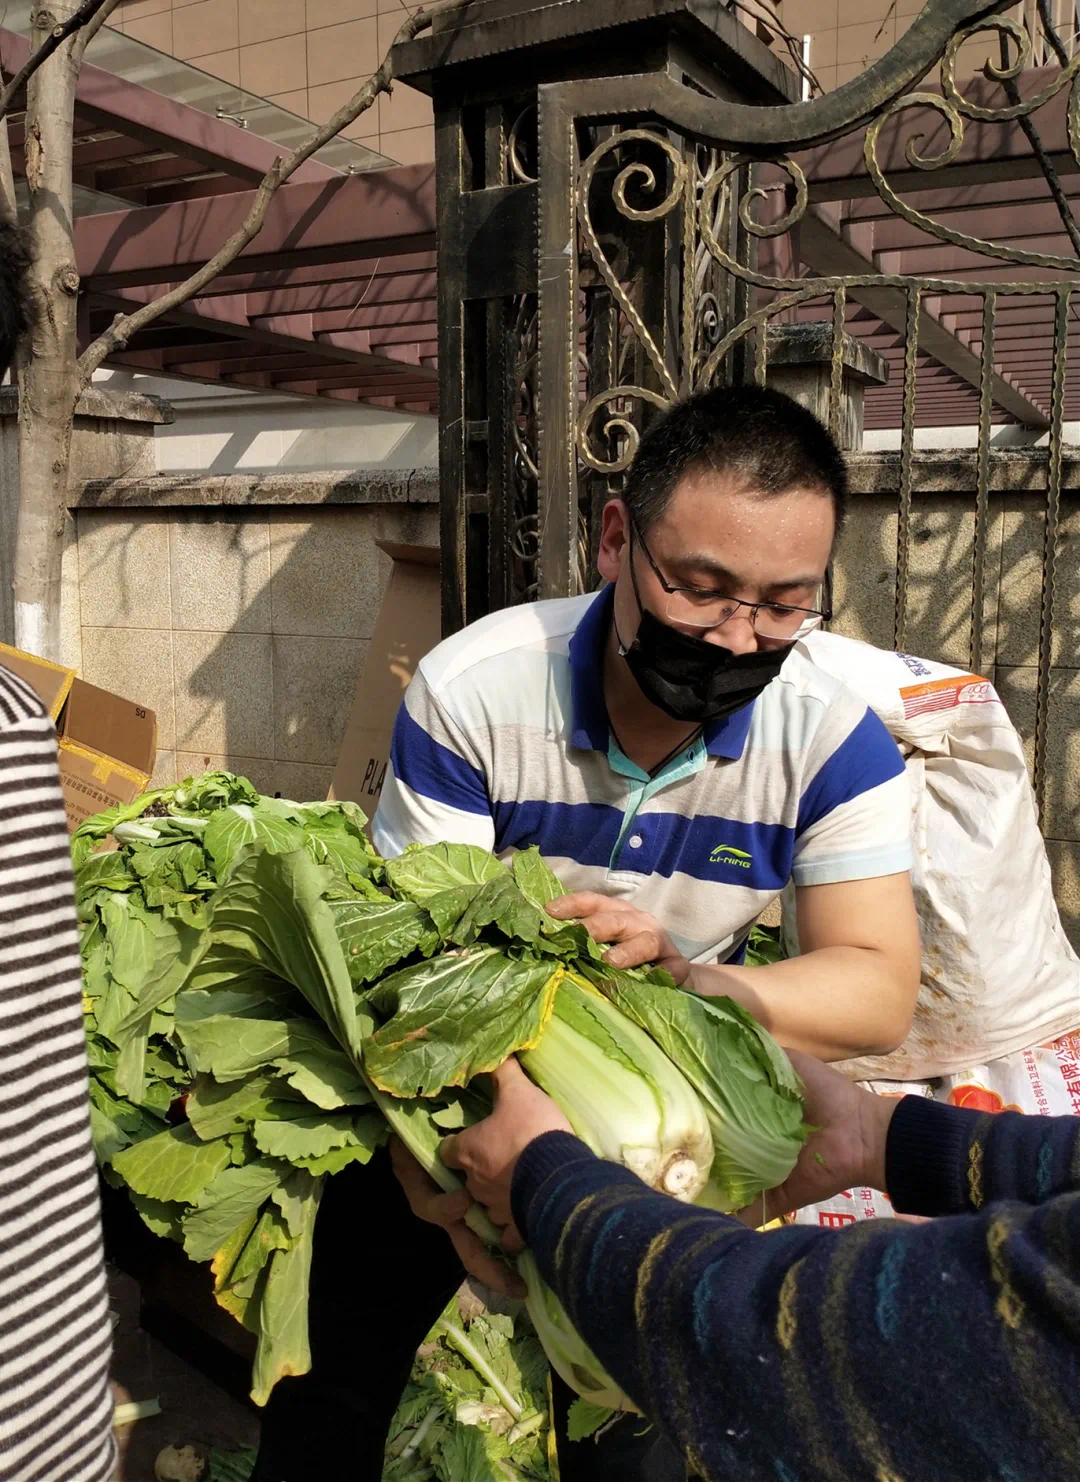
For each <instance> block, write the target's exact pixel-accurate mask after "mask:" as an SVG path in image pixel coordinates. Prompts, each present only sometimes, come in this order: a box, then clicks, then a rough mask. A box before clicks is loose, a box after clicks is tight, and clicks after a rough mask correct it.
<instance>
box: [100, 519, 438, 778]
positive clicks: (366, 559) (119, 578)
mask: <svg viewBox="0 0 1080 1482" xmlns="http://www.w3.org/2000/svg"><path fill="white" fill-rule="evenodd" d="M76 521H77V529H78V572H79V593H78V596H79V611H80V616H81V622H82V672H83V674H84V676H85V677H86V678H87V679H88V680H90V682H91V683H95V684H100V685H103V686H105V687H107V688H110V689H115V690H117V691H119V692H120V693H122V694H126V695H129V696H131V697H132V698H135V699H138V700H140V701H142V702H143V703H145V704H146V705H148V706H150V707H152V708H153V709H154V710H155V711H156V712H157V715H158V766H157V771H156V773H155V779H154V780H155V782H156V783H161V784H164V783H166V782H171V781H174V780H177V779H178V778H183V777H184V776H185V775H187V774H189V773H193V772H199V771H203V770H205V769H206V768H209V767H214V768H216V767H227V768H228V769H229V770H232V771H239V772H242V773H244V774H245V775H246V776H248V777H250V778H251V781H252V782H253V783H254V784H255V785H256V787H258V788H259V790H260V791H263V792H270V793H275V792H280V793H281V794H283V795H284V796H287V797H294V798H298V799H308V798H321V797H325V796H326V792H327V789H328V787H329V784H330V780H331V776H332V773H333V768H334V765H335V763H336V761H337V755H338V749H339V747H340V743H341V738H342V735H343V734H344V730H345V725H346V723H347V720H348V717H349V713H350V710H351V706H352V700H353V695H354V692H355V688H356V682H357V679H358V678H359V674H360V670H361V667H362V665H363V661H364V658H365V656H366V653H367V647H368V642H369V640H370V638H371V634H372V631H373V629H374V626H375V620H376V618H377V616H378V611H379V606H380V603H381V599H382V593H383V589H384V587H385V583H386V579H387V577H388V575H389V571H390V565H391V563H390V560H389V558H388V557H387V556H386V555H384V553H383V552H382V551H380V550H379V549H378V548H377V547H376V545H375V541H376V539H389V540H399V541H407V542H414V543H423V544H434V543H437V539H438V512H437V508H436V507H435V506H433V505H424V504H396V505H379V506H371V505H368V506H356V505H354V506H340V505H335V506H325V507H319V506H316V507H313V506H310V505H305V506H292V507H286V508H280V509H269V510H268V509H266V508H265V507H264V508H260V509H250V510H237V511H225V510H223V509H221V508H220V507H217V508H214V509H211V510H197V509H153V510H138V511H134V510H132V511H121V510H108V511H106V510H100V511H95V510H86V509H82V510H80V511H79V512H78V514H77V517H76Z"/></svg>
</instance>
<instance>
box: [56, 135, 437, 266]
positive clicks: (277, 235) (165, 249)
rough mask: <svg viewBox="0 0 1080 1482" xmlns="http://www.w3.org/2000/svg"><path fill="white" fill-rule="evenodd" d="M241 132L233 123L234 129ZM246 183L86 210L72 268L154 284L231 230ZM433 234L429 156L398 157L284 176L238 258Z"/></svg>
mask: <svg viewBox="0 0 1080 1482" xmlns="http://www.w3.org/2000/svg"><path fill="white" fill-rule="evenodd" d="M237 132H239V131H237ZM252 200H253V192H250V191H235V192H233V193H231V194H229V195H223V196H217V197H214V198H211V199H207V200H198V201H182V202H178V203H176V204H174V205H170V206H143V207H133V208H132V209H131V210H130V211H118V212H105V213H102V214H101V215H98V216H84V217H82V218H81V219H80V220H79V221H77V222H76V224H75V251H76V257H77V261H78V265H79V272H80V275H81V276H82V279H83V281H84V283H85V284H86V285H87V286H88V287H89V288H90V289H91V290H94V289H97V290H104V289H108V288H127V287H134V286H139V285H146V284H160V283H162V282H165V281H173V280H176V279H178V278H183V277H186V276H187V275H188V274H189V273H191V272H194V271H195V269H196V268H198V267H200V266H201V265H202V264H203V263H204V262H206V261H207V260H208V259H209V258H210V257H212V256H213V254H214V253H215V252H216V251H217V250H218V248H219V247H220V246H221V244H222V242H225V241H227V240H228V238H229V237H230V236H231V235H232V234H233V232H235V231H237V230H238V229H239V227H240V226H241V225H242V224H243V222H244V220H245V218H246V217H247V215H248V212H249V211H250V209H251V205H252ZM434 244H435V192H434V186H433V178H432V167H431V166H430V165H397V166H395V167H394V168H393V169H389V170H380V171H378V172H377V173H375V172H372V173H368V174H364V175H335V176H334V177H333V179H331V180H328V181H324V182H321V183H316V184H311V185H305V184H293V183H292V182H291V181H290V182H289V183H288V184H286V185H283V186H281V188H280V189H279V190H278V191H277V193H276V194H275V195H274V197H273V199H272V200H271V202H270V207H269V209H268V211H267V214H266V222H265V224H264V226H263V228H262V231H261V232H260V233H259V235H258V236H257V237H256V238H255V240H254V241H253V242H251V243H249V244H248V246H247V247H245V248H244V251H243V252H242V253H241V255H240V258H239V259H238V261H239V262H242V263H243V264H244V265H245V266H246V267H248V268H249V269H251V270H253V271H260V272H265V271H272V270H274V269H278V268H283V267H290V266H296V265H300V264H303V263H315V262H321V263H327V262H337V263H348V262H357V261H359V260H361V259H366V258H370V257H372V256H380V255H382V256H387V257H391V256H394V255H395V254H397V253H412V252H420V251H429V250H431V249H432V248H433V247H434Z"/></svg>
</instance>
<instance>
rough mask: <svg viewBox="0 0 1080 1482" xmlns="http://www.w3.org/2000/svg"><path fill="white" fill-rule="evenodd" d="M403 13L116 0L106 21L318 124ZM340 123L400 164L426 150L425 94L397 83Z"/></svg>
mask: <svg viewBox="0 0 1080 1482" xmlns="http://www.w3.org/2000/svg"><path fill="white" fill-rule="evenodd" d="M410 14H411V7H408V6H406V5H405V4H403V0H306V3H305V0H122V3H121V5H120V7H119V9H118V10H117V11H116V12H115V14H114V15H113V17H112V19H111V20H110V22H109V24H110V25H112V26H114V27H115V28H116V29H117V30H119V31H123V32H125V34H127V35H129V36H135V37H137V38H138V39H139V40H140V41H145V42H146V43H147V44H148V45H150V46H154V47H157V49H158V50H159V51H164V52H168V53H169V54H170V55H171V56H175V57H180V58H181V59H182V60H184V61H186V62H190V63H191V64H192V65H193V66H195V67H200V68H202V70H203V71H205V72H209V73H211V74H212V75H213V76H215V77H220V78H221V79H222V80H223V81H225V82H231V83H233V84H235V85H236V86H238V87H243V88H246V89H248V90H249V91H250V92H253V93H256V94H258V95H259V96H260V97H263V98H269V99H270V100H271V101H273V102H275V103H277V104H279V105H280V106H281V107H282V108H287V109H288V110H289V111H290V112H292V113H298V114H300V115H301V117H304V118H310V119H311V120H312V121H313V122H315V123H323V122H325V120H326V119H328V118H329V117H330V115H331V114H332V113H334V112H335V111H336V109H338V108H340V106H341V104H342V103H344V102H345V101H346V100H347V99H348V98H351V97H352V95H353V94H354V93H355V92H356V91H357V89H358V88H359V87H360V86H361V84H362V83H364V82H366V81H367V79H368V77H370V76H371V74H372V72H374V71H375V69H376V67H377V66H378V65H379V63H380V61H381V60H382V58H383V56H384V54H385V52H386V51H387V49H388V47H389V46H390V44H391V42H392V41H393V39H394V36H395V35H396V33H397V30H398V28H399V26H400V25H401V23H402V21H403V20H405V19H406V18H407V17H408V15H410ZM345 132H346V135H347V137H349V138H352V139H357V140H360V141H361V142H363V143H365V144H368V145H370V146H371V148H373V149H378V150H379V151H380V152H381V153H383V154H385V155H388V156H389V157H390V158H391V159H393V160H397V161H398V162H399V163H401V164H422V163H425V162H426V161H428V160H431V159H434V156H435V149H434V137H433V133H432V119H431V102H430V100H429V99H428V98H426V97H425V96H424V95H423V94H421V93H418V92H416V91H415V90H414V89H413V88H410V87H405V86H404V84H400V83H399V84H398V85H397V86H396V87H395V88H394V91H393V95H392V96H391V97H388V98H387V97H383V98H380V99H378V101H377V102H376V105H375V107H373V108H371V109H370V110H369V111H368V112H366V113H364V114H362V115H361V116H360V118H358V119H357V120H356V122H355V124H353V125H352V127H351V128H349V129H346V131H345Z"/></svg>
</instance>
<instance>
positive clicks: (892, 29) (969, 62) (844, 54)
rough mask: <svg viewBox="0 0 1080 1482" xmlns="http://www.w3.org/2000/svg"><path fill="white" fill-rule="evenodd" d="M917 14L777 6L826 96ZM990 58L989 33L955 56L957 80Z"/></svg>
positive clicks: (896, 4)
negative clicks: (805, 48) (805, 47)
mask: <svg viewBox="0 0 1080 1482" xmlns="http://www.w3.org/2000/svg"><path fill="white" fill-rule="evenodd" d="M922 9H923V0H779V5H778V10H779V14H780V19H781V20H782V22H783V24H784V26H785V27H786V28H787V30H788V31H790V32H791V34H792V35H793V36H796V37H797V38H798V39H799V40H800V41H801V39H802V37H803V36H804V35H809V36H811V37H812V38H813V40H812V41H811V43H810V66H811V69H812V70H813V72H814V73H815V75H816V76H817V78H818V81H819V82H820V83H821V85H822V87H823V88H824V89H825V91H826V92H831V91H832V89H833V88H835V87H839V86H841V84H842V83H845V82H849V81H850V80H851V79H852V78H853V77H857V76H858V75H859V73H860V72H863V71H865V70H866V68H867V67H868V66H869V65H870V63H871V62H875V61H877V59H878V57H882V56H884V55H885V53H886V52H887V51H888V50H889V48H890V47H891V46H893V45H894V43H895V42H897V41H899V39H900V38H901V37H902V36H903V35H904V33H905V31H907V30H908V28H909V27H910V25H911V23H912V21H913V20H914V19H915V17H916V16H917V15H918V14H919V12H920V11H921V10H922ZM1022 13H1023V7H1022V6H1018V7H1017V8H1016V10H1015V11H1010V12H1009V14H1010V15H1015V16H1016V17H1017V18H1022ZM1074 24H1075V23H1074ZM1070 29H1071V28H1070ZM1062 34H1065V31H1064V30H1063V31H1062ZM777 50H778V53H779V54H780V55H781V56H783V52H782V50H780V49H779V48H777ZM991 55H992V56H993V58H994V60H995V61H997V60H998V53H997V42H996V37H995V36H994V35H993V33H984V34H982V35H981V36H979V37H976V38H975V39H973V40H971V41H968V42H965V43H964V45H963V46H962V47H960V49H959V51H958V53H957V69H956V75H957V77H958V78H961V79H962V78H965V77H970V76H973V75H974V74H975V73H976V72H981V70H982V66H983V63H984V62H985V61H986V59H987V57H988V56H991ZM930 80H931V81H932V80H933V79H930Z"/></svg>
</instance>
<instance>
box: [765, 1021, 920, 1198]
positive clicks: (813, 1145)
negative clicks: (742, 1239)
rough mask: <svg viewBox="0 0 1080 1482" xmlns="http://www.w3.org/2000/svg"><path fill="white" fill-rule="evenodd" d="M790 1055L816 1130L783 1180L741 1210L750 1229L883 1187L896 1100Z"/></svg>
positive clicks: (803, 1057) (805, 1057) (808, 1118)
mask: <svg viewBox="0 0 1080 1482" xmlns="http://www.w3.org/2000/svg"><path fill="white" fill-rule="evenodd" d="M788 1054H789V1055H790V1057H791V1063H792V1065H793V1066H794V1067H795V1070H796V1072H797V1074H798V1075H799V1076H800V1077H801V1078H802V1082H803V1086H804V1088H805V1089H804V1098H805V1107H806V1110H805V1112H804V1117H805V1120H806V1121H807V1122H808V1123H809V1124H810V1126H812V1127H816V1128H817V1131H816V1132H815V1133H814V1134H813V1136H811V1137H810V1138H809V1139H808V1141H807V1142H806V1143H805V1144H804V1145H803V1149H802V1151H801V1152H800V1154H799V1160H798V1162H797V1163H796V1164H795V1167H794V1168H793V1169H792V1171H791V1173H790V1174H789V1175H788V1177H787V1178H786V1179H785V1180H784V1182H783V1183H782V1184H780V1185H779V1187H778V1188H775V1189H770V1190H769V1191H768V1192H767V1193H765V1194H763V1195H762V1196H761V1198H759V1199H756V1200H755V1201H754V1203H753V1204H751V1205H749V1206H748V1207H747V1208H746V1209H744V1210H742V1211H741V1212H740V1214H739V1218H740V1219H741V1220H742V1221H743V1223H744V1224H748V1225H760V1224H763V1223H764V1222H765V1221H767V1220H771V1219H776V1217H777V1216H778V1215H781V1214H789V1213H790V1212H791V1211H792V1210H795V1209H802V1208H803V1206H804V1205H806V1204H817V1203H818V1202H819V1201H820V1200H822V1199H831V1198H832V1197H833V1195H834V1194H840V1193H842V1192H843V1191H844V1190H845V1189H850V1188H854V1187H861V1186H864V1185H865V1186H869V1187H870V1188H873V1189H884V1188H885V1140H886V1137H887V1136H888V1132H889V1122H890V1121H891V1119H892V1114H893V1111H894V1110H895V1108H896V1101H895V1100H894V1099H893V1098H891V1097H886V1096H875V1095H873V1093H872V1092H870V1091H864V1090H862V1089H861V1088H860V1087H859V1086H856V1085H855V1083H854V1082H853V1081H850V1080H848V1078H847V1076H845V1075H841V1074H840V1072H839V1071H838V1070H832V1069H830V1067H829V1066H827V1065H823V1064H822V1063H821V1061H820V1060H815V1059H814V1058H813V1056H812V1055H803V1054H800V1053H799V1052H798V1051H796V1050H789V1051H788Z"/></svg>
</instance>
